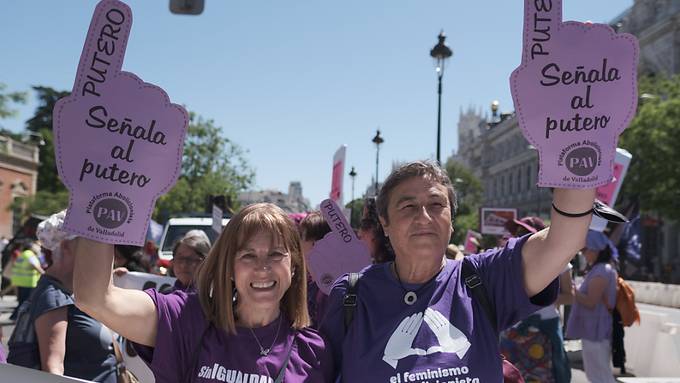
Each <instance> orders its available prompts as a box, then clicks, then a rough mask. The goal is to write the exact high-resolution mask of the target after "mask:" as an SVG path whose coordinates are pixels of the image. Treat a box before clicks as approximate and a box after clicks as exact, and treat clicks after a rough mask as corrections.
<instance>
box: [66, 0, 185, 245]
mask: <svg viewBox="0 0 680 383" xmlns="http://www.w3.org/2000/svg"><path fill="white" fill-rule="evenodd" d="M131 26H132V12H131V10H130V8H129V7H128V6H127V5H125V4H124V3H122V2H120V1H117V0H103V1H101V2H100V3H99V4H98V5H97V7H96V9H95V11H94V14H93V16H92V21H91V23H90V28H89V31H88V33H87V37H86V39H85V44H84V46H83V51H82V54H81V56H80V63H79V64H78V69H77V72H76V78H75V82H74V85H73V90H72V92H71V95H69V96H68V97H65V98H62V99H60V100H59V101H58V102H57V103H56V105H55V107H54V112H53V120H54V132H55V155H56V160H57V169H58V171H59V177H60V178H61V180H62V181H63V182H64V184H65V185H66V187H67V188H68V190H69V192H70V196H69V208H68V212H67V215H66V219H65V222H64V228H65V229H66V230H68V231H69V232H71V233H73V234H77V235H80V236H83V237H86V238H90V239H93V240H97V241H101V242H106V243H112V244H133V245H138V246H141V245H143V244H144V240H145V234H146V229H147V226H148V222H149V219H150V217H151V213H152V211H153V206H154V202H155V200H156V199H157V198H158V197H159V196H160V195H161V194H162V193H164V192H166V191H167V190H169V189H170V188H171V187H172V185H174V183H175V181H176V180H177V177H178V175H179V171H180V165H181V159H182V149H183V142H184V135H185V133H186V129H187V124H188V114H187V112H186V111H185V110H184V108H182V107H181V106H179V105H177V104H172V103H171V102H170V100H169V98H168V95H167V94H166V93H165V92H164V91H163V90H162V89H161V88H159V87H157V86H155V85H152V84H148V83H145V82H143V81H142V80H141V79H140V78H139V77H137V76H136V75H134V74H133V73H130V72H123V71H121V67H122V64H123V58H124V56H125V48H126V45H127V41H128V37H129V34H130V28H131Z"/></svg>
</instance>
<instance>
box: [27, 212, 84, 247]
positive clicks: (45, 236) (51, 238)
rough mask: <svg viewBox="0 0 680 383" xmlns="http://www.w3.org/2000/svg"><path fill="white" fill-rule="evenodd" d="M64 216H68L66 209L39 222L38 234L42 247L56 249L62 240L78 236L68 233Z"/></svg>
mask: <svg viewBox="0 0 680 383" xmlns="http://www.w3.org/2000/svg"><path fill="white" fill-rule="evenodd" d="M64 218H66V210H62V211H60V212H59V213H56V214H52V215H51V216H50V217H49V218H48V219H46V220H44V221H42V222H40V224H38V229H37V230H36V235H37V236H38V240H39V241H40V242H41V244H42V247H44V248H46V249H48V250H51V251H54V250H55V249H57V248H58V247H59V244H60V243H61V242H62V241H64V240H71V239H73V238H76V237H77V235H73V234H70V233H67V232H66V231H65V230H64Z"/></svg>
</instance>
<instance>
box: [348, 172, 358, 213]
mask: <svg viewBox="0 0 680 383" xmlns="http://www.w3.org/2000/svg"><path fill="white" fill-rule="evenodd" d="M349 176H350V177H352V202H350V203H351V206H350V207H349V208H350V212H351V213H350V215H349V220H350V225H352V224H353V223H354V222H353V219H354V178H356V176H357V172H356V170H354V166H352V169H351V170H350V171H349Z"/></svg>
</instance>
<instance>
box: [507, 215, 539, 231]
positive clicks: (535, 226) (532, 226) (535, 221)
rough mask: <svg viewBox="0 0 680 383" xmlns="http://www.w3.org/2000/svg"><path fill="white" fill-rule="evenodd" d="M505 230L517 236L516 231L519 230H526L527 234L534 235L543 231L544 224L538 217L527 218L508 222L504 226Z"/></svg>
mask: <svg viewBox="0 0 680 383" xmlns="http://www.w3.org/2000/svg"><path fill="white" fill-rule="evenodd" d="M505 228H506V229H507V230H508V231H509V232H510V233H512V234H513V235H517V230H519V229H520V228H524V229H526V230H527V231H528V232H529V233H536V232H539V231H541V230H543V229H545V223H544V222H543V220H542V219H540V218H538V217H534V216H528V217H524V218H521V219H513V220H512V221H508V222H507V223H506V224H505Z"/></svg>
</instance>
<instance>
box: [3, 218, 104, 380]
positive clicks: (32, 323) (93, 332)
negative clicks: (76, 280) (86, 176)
mask: <svg viewBox="0 0 680 383" xmlns="http://www.w3.org/2000/svg"><path fill="white" fill-rule="evenodd" d="M65 216H66V214H65V212H64V211H62V212H60V213H58V214H54V215H52V216H51V217H50V218H49V219H47V220H45V221H43V222H41V223H40V224H39V225H38V229H37V235H38V238H39V239H40V241H41V242H42V245H43V248H44V252H45V253H46V255H47V259H48V263H49V267H48V268H47V270H46V271H45V274H44V275H43V276H42V277H41V278H40V281H39V282H38V285H37V287H36V289H35V290H34V291H33V294H32V295H31V296H30V298H29V299H28V301H26V303H25V304H23V305H22V306H21V307H20V309H19V314H18V317H17V323H16V327H15V329H14V332H13V333H12V337H11V338H10V340H9V355H8V362H9V363H12V364H15V365H19V366H23V367H27V368H34V369H39V370H43V371H46V372H49V373H52V374H57V375H67V376H72V377H75V378H80V379H86V380H91V381H95V382H106V383H116V381H117V377H116V371H117V368H116V367H117V362H116V358H115V355H114V352H113V347H112V344H113V336H112V333H111V332H110V331H109V330H108V329H107V328H106V327H104V326H103V325H102V324H101V323H100V322H98V321H96V320H94V319H92V318H91V317H90V316H88V315H87V314H85V313H83V312H82V311H80V310H79V309H78V308H77V307H76V306H75V304H74V298H73V295H72V290H73V266H74V260H75V244H76V242H75V241H74V236H73V235H70V234H68V233H66V232H65V231H63V230H62V226H63V222H64V217H65Z"/></svg>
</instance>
